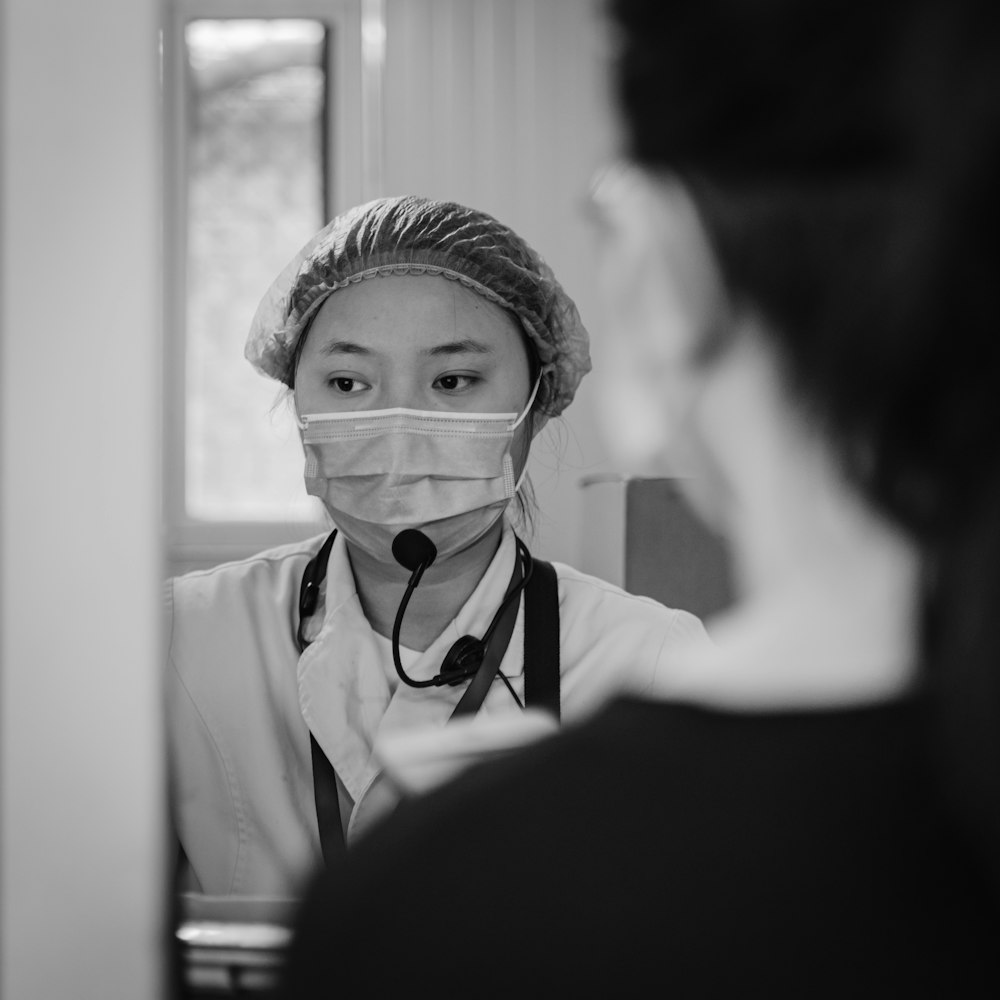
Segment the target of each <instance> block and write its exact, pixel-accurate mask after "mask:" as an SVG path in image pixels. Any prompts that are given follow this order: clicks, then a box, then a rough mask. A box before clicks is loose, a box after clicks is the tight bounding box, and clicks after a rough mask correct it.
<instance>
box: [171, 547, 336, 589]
mask: <svg viewBox="0 0 1000 1000" xmlns="http://www.w3.org/2000/svg"><path fill="white" fill-rule="evenodd" d="M325 537H326V535H325V534H324V535H315V536H312V537H310V538H305V539H302V540H301V541H298V542H290V543H288V544H286V545H277V546H274V547H273V548H269V549H264V550H262V551H260V552H255V553H253V554H252V555H249V556H245V557H243V558H241V559H229V560H226V561H225V562H220V563H217V564H216V565H214V566H209V567H207V568H205V569H195V570H190V571H188V572H187V573H182V574H179V575H177V576H173V577H170V578H168V580H167V585H168V587H169V589H171V590H172V591H173V592H174V594H175V595H189V594H191V595H194V594H204V593H208V592H211V591H215V590H227V589H232V588H236V589H240V588H243V587H246V586H247V585H248V584H251V583H253V582H255V581H256V582H263V581H265V580H267V579H278V578H280V577H282V576H284V575H286V574H287V573H289V572H290V571H291V572H296V571H299V570H301V569H304V568H305V565H306V563H308V561H309V560H310V559H311V558H312V557H313V556H314V555H315V554H316V552H317V551H318V550H319V548H320V546H321V545H322V544H323V540H324V538H325Z"/></svg>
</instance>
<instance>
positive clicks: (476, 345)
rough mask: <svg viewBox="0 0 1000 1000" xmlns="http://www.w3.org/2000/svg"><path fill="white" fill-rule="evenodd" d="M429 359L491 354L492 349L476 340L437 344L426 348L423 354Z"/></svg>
mask: <svg viewBox="0 0 1000 1000" xmlns="http://www.w3.org/2000/svg"><path fill="white" fill-rule="evenodd" d="M422 353H423V354H427V355H429V356H430V357H439V356H440V355H450V354H492V353H493V348H492V347H490V346H489V345H488V344H484V343H482V342H481V341H478V340H468V339H466V340H452V341H449V342H448V343H447V344H437V345H435V346H434V347H428V348H426V349H425V350H424V351H423V352H422Z"/></svg>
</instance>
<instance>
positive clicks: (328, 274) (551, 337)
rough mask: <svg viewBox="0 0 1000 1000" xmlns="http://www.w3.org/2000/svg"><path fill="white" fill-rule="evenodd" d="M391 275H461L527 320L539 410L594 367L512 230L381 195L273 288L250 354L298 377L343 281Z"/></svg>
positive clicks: (288, 380)
mask: <svg viewBox="0 0 1000 1000" xmlns="http://www.w3.org/2000/svg"><path fill="white" fill-rule="evenodd" d="M394 274H432V275H441V276H443V277H445V278H450V279H452V280H454V281H458V282H461V284H463V285H464V286H465V287H466V288H470V289H472V290H473V291H474V292H477V293H478V294H479V295H482V296H483V297H484V298H486V299H489V301H490V302H495V303H496V304H497V305H499V306H502V307H503V308H505V309H508V310H510V312H512V313H513V314H514V315H515V316H516V317H517V318H518V319H519V320H520V322H521V326H522V327H523V329H524V332H525V334H526V335H527V336H528V338H529V340H530V341H531V343H532V344H533V345H534V347H535V349H536V351H537V353H538V359H539V361H540V362H541V366H542V384H541V387H540V388H539V393H538V400H537V402H536V410H537V411H538V412H540V413H542V414H544V415H545V416H548V417H556V416H558V415H559V414H560V413H562V411H563V410H564V409H565V408H566V407H567V406H568V405H569V403H570V401H571V400H572V399H573V396H574V394H575V393H576V388H577V386H578V385H579V384H580V380H581V379H582V378H583V376H584V375H585V374H586V373H587V372H588V371H590V367H591V364H590V349H589V337H588V334H587V331H586V329H585V328H584V326H583V323H582V322H581V320H580V315H579V312H578V311H577V308H576V305H575V304H574V303H573V301H572V299H570V297H569V296H568V295H567V294H566V292H565V291H563V288H562V286H561V285H560V284H559V282H558V281H557V280H556V277H555V275H554V274H553V273H552V270H551V268H549V266H548V265H547V264H546V263H545V262H544V261H543V260H542V259H541V257H539V255H538V254H537V253H536V252H535V251H534V250H532V249H531V247H529V246H528V244H527V243H525V241H524V240H523V239H521V237H520V236H518V235H517V233H515V232H514V231H513V230H511V229H509V228H507V227H506V226H504V225H502V224H501V223H499V222H497V220H496V219H494V218H493V217H492V216H489V215H487V214H486V213H485V212H478V211H475V210H474V209H471V208H465V207H464V206H462V205H458V204H455V203H454V202H444V201H430V200H428V199H426V198H417V197H413V196H406V197H401V198H379V199H377V200H375V201H371V202H368V203H367V204H365V205H360V206H358V207H357V208H353V209H351V210H349V211H347V212H345V213H343V214H342V215H339V216H337V218H335V219H334V220H333V221H332V222H331V223H330V224H329V225H327V226H326V227H325V228H323V229H322V230H320V232H319V233H317V234H316V235H315V236H314V237H313V238H312V239H311V240H310V241H309V242H308V243H307V244H306V245H305V246H304V247H303V248H302V249H301V250H300V251H299V252H298V253H297V254H296V255H295V257H294V259H293V260H292V261H291V262H290V263H289V264H288V265H287V266H286V267H285V268H284V270H283V271H282V272H281V274H279V275H278V277H277V278H276V279H275V281H274V282H273V284H272V285H271V287H270V288H269V289H268V290H267V293H266V294H265V295H264V298H263V299H262V300H261V303H260V305H259V306H258V307H257V312H256V314H255V315H254V318H253V322H252V323H251V325H250V335H249V337H248V338H247V344H246V350H245V352H244V354H245V356H246V359H247V360H248V361H249V362H250V363H251V364H252V365H253V366H254V367H255V368H256V369H257V370H258V371H260V372H262V373H263V374H265V375H269V376H270V377H271V378H276V379H278V380H280V381H281V382H284V383H285V384H286V385H289V386H290V385H292V382H293V379H294V365H295V358H296V348H297V346H298V344H299V341H300V339H301V338H302V336H303V333H304V332H305V330H306V329H307V327H308V325H309V322H310V321H311V319H312V318H313V316H315V315H316V312H317V311H318V310H319V308H320V306H321V305H322V304H323V302H325V301H326V299H327V298H328V297H329V296H330V295H332V294H333V293H334V292H335V291H337V290H338V289H340V288H346V287H347V286H348V285H350V284H353V283H355V282H358V281H364V280H365V279H366V278H374V277H382V276H385V275H394Z"/></svg>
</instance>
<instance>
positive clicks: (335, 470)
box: [300, 382, 538, 561]
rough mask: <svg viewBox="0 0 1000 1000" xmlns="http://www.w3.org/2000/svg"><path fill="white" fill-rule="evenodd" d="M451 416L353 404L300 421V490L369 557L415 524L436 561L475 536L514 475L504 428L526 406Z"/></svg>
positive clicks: (485, 527)
mask: <svg viewBox="0 0 1000 1000" xmlns="http://www.w3.org/2000/svg"><path fill="white" fill-rule="evenodd" d="M537 392H538V383H537V382H536V384H535V388H534V390H533V391H532V393H531V398H530V399H529V400H528V403H527V405H526V406H525V408H524V411H523V412H522V413H521V414H520V416H519V415H518V414H517V413H454V412H449V411H437V410H408V409H403V408H395V409H390V410H356V411H352V412H350V413H312V414H306V415H304V416H303V417H302V418H301V421H300V426H301V428H302V444H303V446H304V448H305V453H306V470H305V481H306V490H307V492H309V493H310V494H311V495H312V496H316V497H319V498H320V499H321V500H322V501H323V503H324V504H325V505H326V508H327V510H328V511H329V512H330V516H331V517H332V518H333V520H334V522H335V523H336V525H337V527H338V528H339V529H340V530H341V531H342V532H343V534H344V535H345V536H346V538H347V539H348V540H349V541H350V542H353V543H354V544H355V545H357V546H359V547H360V548H362V549H364V550H365V551H366V552H368V553H369V554H370V555H372V556H374V557H375V558H376V559H380V560H382V561H387V560H389V559H391V558H392V540H393V539H394V538H395V537H396V535H398V534H399V532H401V531H402V530H403V529H404V528H418V529H419V530H420V531H422V532H423V533H424V534H425V535H427V536H428V538H430V540H431V541H432V542H433V543H434V544H435V546H436V547H437V551H438V559H443V558H446V557H447V556H449V555H452V554H453V553H455V552H458V551H460V550H462V549H464V548H467V547H468V546H469V545H472V544H473V543H474V542H477V541H478V540H479V539H480V538H482V537H483V535H485V534H486V532H487V531H489V529H490V528H491V527H492V526H493V525H494V524H495V523H496V522H497V520H498V518H499V517H500V516H501V515H502V514H503V512H504V509H505V508H506V506H507V504H508V503H509V502H510V500H511V498H512V497H513V496H514V494H515V493H516V492H517V490H518V488H519V487H520V485H521V481H522V480H523V478H524V473H523V472H522V474H521V476H520V477H519V478H518V477H516V475H515V470H514V459H513V456H512V455H511V445H512V443H513V439H514V432H515V431H516V430H517V428H518V427H519V426H520V424H521V423H522V421H523V420H524V418H525V417H526V416H527V415H528V412H529V411H530V409H531V404H532V403H533V402H534V399H535V394H536V393H537Z"/></svg>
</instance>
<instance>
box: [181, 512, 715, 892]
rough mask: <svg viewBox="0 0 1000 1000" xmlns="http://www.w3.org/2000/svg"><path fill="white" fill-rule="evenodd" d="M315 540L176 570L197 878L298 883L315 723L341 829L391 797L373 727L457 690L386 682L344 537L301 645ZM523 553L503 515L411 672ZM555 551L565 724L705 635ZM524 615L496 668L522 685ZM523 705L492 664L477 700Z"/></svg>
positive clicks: (481, 626)
mask: <svg viewBox="0 0 1000 1000" xmlns="http://www.w3.org/2000/svg"><path fill="white" fill-rule="evenodd" d="M324 537H325V536H318V537H316V538H312V539H309V540H307V541H305V542H301V543H297V544H294V545H287V546H282V547H280V548H275V549H271V550H268V551H266V552H262V553H260V554H259V555H256V556H252V557H250V558H248V559H244V560H242V561H239V562H232V563H226V564H224V565H221V566H218V567H215V568H213V569H209V570H204V571H197V572H193V573H188V574H186V575H184V576H180V577H176V578H174V579H172V580H170V581H168V585H167V588H166V597H167V627H166V631H165V634H166V639H167V647H168V648H167V654H166V666H167V673H166V681H165V694H166V718H167V735H168V741H169V762H170V770H171V789H172V796H171V799H172V809H173V819H174V822H175V825H176V829H177V833H178V835H179V837H180V840H181V843H182V845H183V848H184V851H185V854H186V856H187V859H188V862H189V865H190V869H191V870H190V872H189V873H188V878H189V882H188V887H189V888H191V889H193V890H194V891H199V892H204V893H209V894H213V895H216V894H218V895H230V894H235V895H271V896H296V895H298V893H299V891H300V889H301V888H302V886H303V880H304V878H305V877H306V875H307V874H308V873H309V872H310V871H311V870H312V868H313V867H314V866H316V865H318V864H319V863H320V862H321V852H320V845H319V832H318V827H317V821H316V811H315V800H314V793H313V782H312V763H311V749H310V740H309V733H310V731H312V733H313V734H314V735H315V737H316V740H317V742H318V743H319V745H320V746H321V747H322V749H323V751H324V753H325V754H326V756H327V757H328V758H329V760H330V763H331V764H332V765H333V767H334V770H335V771H336V773H337V777H338V779H339V782H340V783H341V786H342V787H341V802H342V811H343V812H344V814H345V820H346V817H347V816H348V815H349V817H350V818H349V821H347V823H348V828H347V838H348V842H350V841H351V840H352V839H354V838H355V837H357V836H358V835H359V834H360V832H361V831H363V830H364V829H365V828H366V827H367V826H368V825H369V824H370V823H371V822H372V821H373V820H374V819H376V818H378V817H379V816H381V815H382V814H383V813H384V812H385V811H386V809H387V808H389V807H390V806H391V805H392V804H393V803H394V802H395V798H394V796H393V793H392V792H391V790H390V789H389V788H387V785H388V783H387V782H384V781H380V780H379V777H380V770H379V766H378V764H377V762H376V759H375V755H374V753H373V751H374V749H375V748H376V746H377V744H378V741H379V739H380V738H382V737H384V736H386V735H387V734H388V735H391V734H393V733H398V732H399V731H401V730H403V729H410V728H412V727H418V726H443V725H445V723H446V722H447V721H448V719H449V717H450V716H451V713H452V711H453V710H454V708H455V705H456V704H457V703H458V701H459V699H460V698H461V696H462V693H463V691H464V690H465V686H464V685H461V686H457V687H451V686H444V687H435V688H425V689H414V688H410V687H408V686H406V685H402V684H393V683H392V679H391V678H392V674H393V671H392V670H391V668H389V669H387V668H386V647H385V642H384V640H383V639H381V637H379V636H377V635H376V634H375V633H374V632H373V630H372V628H371V626H370V625H369V624H368V620H367V619H366V618H365V616H364V614H363V612H362V610H361V605H360V602H359V600H358V595H357V592H356V590H355V585H354V577H353V574H352V572H351V568H350V563H349V560H348V555H347V549H346V546H345V543H344V540H343V536H340V535H338V537H337V539H336V541H335V542H334V545H333V548H332V550H331V552H330V558H329V563H328V569H327V576H326V583H325V600H324V602H323V606H322V611H321V613H320V615H319V617H318V618H316V619H315V620H313V621H311V622H310V625H311V626H313V631H315V630H316V628H317V627H318V634H316V635H315V638H314V641H313V642H312V644H311V645H310V646H309V647H308V648H307V649H306V650H305V652H304V653H302V654H301V655H300V653H299V650H298V648H297V646H296V641H295V634H296V628H297V626H298V597H299V585H300V582H301V579H302V573H303V571H304V570H305V567H306V564H307V563H308V561H309V560H310V559H311V558H312V557H313V556H314V555H315V554H316V552H317V551H318V550H319V547H320V545H321V544H322V542H323V538H324ZM515 558H516V549H515V541H514V535H513V532H512V531H511V529H510V528H509V526H507V525H506V524H505V526H504V533H503V537H502V539H501V544H500V548H499V549H498V551H497V554H496V556H495V557H494V559H493V561H492V562H491V563H490V565H489V567H488V568H487V571H486V573H485V575H484V576H483V579H482V580H481V581H480V583H479V585H478V586H477V587H476V589H475V591H474V592H473V593H472V595H471V596H470V597H469V599H468V601H467V602H466V603H465V605H464V606H463V607H462V609H461V610H460V611H459V613H458V615H457V616H456V618H455V619H454V621H453V622H452V623H451V624H450V625H448V627H447V628H446V629H445V630H444V632H443V633H442V634H441V635H440V636H439V637H438V638H437V639H436V640H435V641H434V642H433V643H432V644H431V645H430V647H428V649H427V650H425V651H424V652H423V653H422V654H420V655H419V656H418V657H417V659H416V662H415V663H414V664H413V665H412V666H411V667H409V668H408V672H409V673H410V674H411V676H413V677H415V678H417V679H424V678H429V677H432V676H434V674H436V673H437V671H438V669H439V667H440V664H441V661H442V659H443V658H444V655H445V653H446V652H447V650H448V649H449V648H450V646H451V644H452V643H453V642H454V641H455V640H456V639H458V638H459V636H461V635H465V634H472V635H476V636H480V635H482V634H483V633H484V632H485V630H486V628H487V626H488V625H489V623H490V620H491V619H492V617H493V615H494V613H495V612H496V609H497V607H498V606H499V604H500V601H501V599H502V597H503V594H504V591H505V589H506V586H507V583H508V580H509V578H510V575H511V572H512V570H513V567H514V559H515ZM554 566H555V569H556V573H557V576H558V583H559V615H560V620H559V644H560V667H561V674H562V678H561V689H560V697H561V712H562V720H563V722H564V723H566V722H573V721H578V720H580V719H581V718H583V717H584V716H585V715H586V714H588V713H589V712H590V711H591V710H593V709H594V708H596V707H598V705H600V704H601V702H602V701H603V700H604V699H605V698H607V697H608V696H609V695H610V694H612V693H613V692H614V691H615V690H616V689H618V687H619V685H620V684H621V683H622V682H623V681H624V680H627V682H628V685H629V687H630V688H632V689H636V688H638V689H639V690H640V691H641V690H642V689H643V688H645V687H647V686H649V685H652V684H653V683H654V682H655V680H656V676H657V672H658V671H662V670H664V669H665V668H666V667H667V665H668V664H669V663H670V661H671V657H672V656H673V655H675V653H677V652H678V651H679V650H680V649H681V648H682V647H684V646H687V645H688V644H689V643H691V642H707V636H706V635H705V632H704V629H703V627H702V624H701V622H700V621H699V620H698V619H697V618H696V617H695V616H694V615H691V614H689V613H687V612H685V611H679V610H674V609H671V608H667V607H664V606H663V605H661V604H659V603H657V602H656V601H653V600H650V599H649V598H645V597H637V596H634V595H631V594H627V593H625V592H624V591H622V590H621V589H619V588H618V587H615V586H613V585H611V584H609V583H607V582H605V581H603V580H599V579H596V578H594V577H591V576H587V575H585V574H583V573H579V572H577V571H576V570H574V569H572V568H571V567H569V566H565V565H562V564H560V563H555V564H554ZM523 618H524V609H523V603H522V607H521V608H520V610H519V612H518V617H517V623H516V625H515V627H514V633H513V635H512V636H511V640H510V644H509V646H508V648H507V651H506V653H505V655H504V657H503V660H502V662H501V665H500V669H501V670H502V671H503V673H505V674H506V675H507V677H508V678H510V681H511V684H512V685H513V687H514V688H515V690H516V691H517V692H518V695H519V697H522V700H523V688H524V678H523V659H524V622H523ZM393 688H395V689H394V690H393ZM517 711H520V710H519V709H518V707H517V705H516V704H515V702H514V700H513V699H512V697H511V695H510V692H509V691H508V690H507V688H506V687H505V686H504V685H503V684H502V683H501V682H500V681H499V679H498V680H497V681H495V682H494V684H493V686H492V688H491V690H490V692H489V694H488V695H487V697H486V700H485V701H484V703H483V706H482V708H481V709H480V712H481V713H484V714H493V713H510V712H517ZM345 807H346V808H345ZM352 807H353V808H352Z"/></svg>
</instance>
